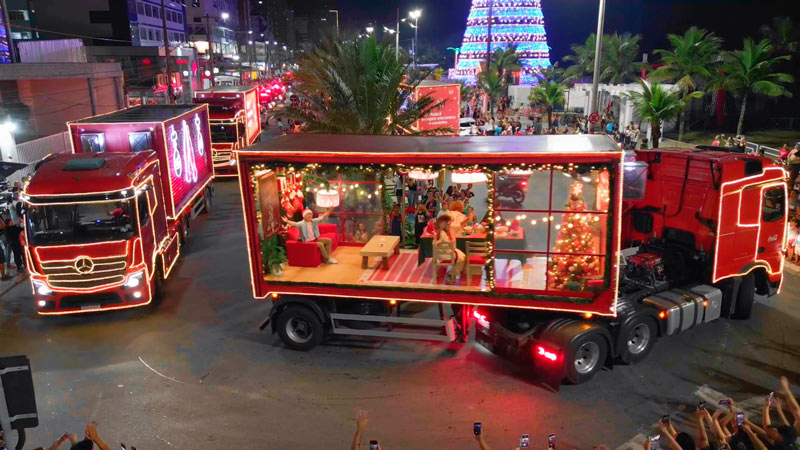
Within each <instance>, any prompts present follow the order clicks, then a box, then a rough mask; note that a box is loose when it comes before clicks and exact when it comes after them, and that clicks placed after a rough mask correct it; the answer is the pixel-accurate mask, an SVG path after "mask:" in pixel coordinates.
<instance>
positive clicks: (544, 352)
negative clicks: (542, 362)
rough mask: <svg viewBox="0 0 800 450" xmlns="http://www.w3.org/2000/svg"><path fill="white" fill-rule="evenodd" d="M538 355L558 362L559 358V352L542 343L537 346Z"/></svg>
mask: <svg viewBox="0 0 800 450" xmlns="http://www.w3.org/2000/svg"><path fill="white" fill-rule="evenodd" d="M536 355H537V356H539V357H540V358H544V359H546V360H548V361H550V362H556V361H557V360H558V353H556V352H554V351H551V350H549V349H547V348H545V347H542V346H541V345H537V346H536Z"/></svg>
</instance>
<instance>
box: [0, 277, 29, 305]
mask: <svg viewBox="0 0 800 450" xmlns="http://www.w3.org/2000/svg"><path fill="white" fill-rule="evenodd" d="M14 278H17V277H16V276H15V277H14ZM27 279H28V277H27V275H26V276H25V277H23V278H22V279H21V280H19V281H17V280H14V281H12V282H11V283H10V284H9V285H8V287H6V288H3V287H0V299H2V298H3V296H4V295H6V293H8V292H9V291H11V290H12V289H14V288H15V287H17V285H20V284H22V283H24V282H25V280H27Z"/></svg>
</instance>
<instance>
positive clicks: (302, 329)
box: [286, 317, 314, 344]
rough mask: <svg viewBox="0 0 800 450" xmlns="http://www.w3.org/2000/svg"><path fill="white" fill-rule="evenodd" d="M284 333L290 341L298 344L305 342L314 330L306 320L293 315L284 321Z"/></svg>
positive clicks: (309, 338)
mask: <svg viewBox="0 0 800 450" xmlns="http://www.w3.org/2000/svg"><path fill="white" fill-rule="evenodd" d="M286 334H287V335H288V336H289V338H290V339H291V340H292V341H294V342H297V343H298V344H305V343H306V342H308V341H310V340H311V338H312V336H314V331H313V330H312V329H311V324H310V323H308V321H307V320H305V319H300V318H297V317H293V318H292V319H290V320H289V321H288V322H286Z"/></svg>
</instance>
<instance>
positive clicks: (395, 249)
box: [361, 234, 400, 270]
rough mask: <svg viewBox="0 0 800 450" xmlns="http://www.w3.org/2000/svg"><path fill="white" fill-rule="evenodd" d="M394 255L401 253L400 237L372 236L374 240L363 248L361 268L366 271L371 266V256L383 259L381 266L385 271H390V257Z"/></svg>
mask: <svg viewBox="0 0 800 450" xmlns="http://www.w3.org/2000/svg"><path fill="white" fill-rule="evenodd" d="M392 253H400V236H384V235H382V234H378V235H375V236H372V239H370V240H369V242H367V243H366V245H364V246H363V247H361V268H362V269H366V268H367V267H368V266H369V257H370V256H379V257H381V258H382V259H381V262H380V264H378V267H380V266H381V265H382V266H383V268H384V269H387V270H388V269H389V257H391V256H392Z"/></svg>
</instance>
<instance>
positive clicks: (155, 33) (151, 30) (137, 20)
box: [128, 0, 187, 47]
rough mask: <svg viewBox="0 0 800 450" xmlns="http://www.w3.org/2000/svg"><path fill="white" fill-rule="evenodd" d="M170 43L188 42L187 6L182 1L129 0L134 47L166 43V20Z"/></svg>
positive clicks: (129, 19) (129, 16)
mask: <svg viewBox="0 0 800 450" xmlns="http://www.w3.org/2000/svg"><path fill="white" fill-rule="evenodd" d="M165 19H166V25H167V42H169V43H170V45H175V44H180V43H183V42H186V35H187V33H186V7H185V6H184V5H183V4H182V3H180V2H174V1H169V2H164V6H163V7H162V6H161V0H129V1H128V21H129V22H130V30H131V41H132V44H133V46H134V47H158V46H161V45H164V36H163V32H164V21H165Z"/></svg>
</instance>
